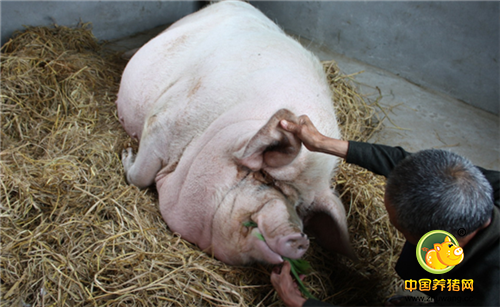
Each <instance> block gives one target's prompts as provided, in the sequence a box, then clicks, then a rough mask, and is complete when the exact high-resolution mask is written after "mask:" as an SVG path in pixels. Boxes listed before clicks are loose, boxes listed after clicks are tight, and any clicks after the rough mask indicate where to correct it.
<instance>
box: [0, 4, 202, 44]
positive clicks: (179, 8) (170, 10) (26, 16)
mask: <svg viewBox="0 0 500 307" xmlns="http://www.w3.org/2000/svg"><path fill="white" fill-rule="evenodd" d="M198 7H199V3H198V2H196V1H5V0H2V1H0V8H1V26H2V27H1V28H2V45H3V44H4V43H5V42H6V41H7V40H8V39H9V38H10V37H11V35H12V33H13V32H14V31H15V30H21V29H23V25H29V26H48V25H52V24H54V23H56V24H58V25H64V26H76V25H77V24H78V22H79V21H82V22H92V26H93V33H94V35H95V36H96V37H97V38H99V39H103V40H113V39H117V38H121V37H126V36H129V35H132V34H135V33H137V32H141V31H144V30H148V29H151V28H154V27H157V26H159V25H165V24H169V23H173V22H175V21H176V20H178V19H180V18H182V17H183V16H185V15H188V14H190V13H192V12H194V11H196V10H197V9H198Z"/></svg>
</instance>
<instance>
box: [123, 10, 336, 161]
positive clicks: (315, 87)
mask: <svg viewBox="0 0 500 307" xmlns="http://www.w3.org/2000/svg"><path fill="white" fill-rule="evenodd" d="M329 97H330V92H329V90H328V87H327V85H326V80H325V78H324V75H323V74H322V70H321V67H320V65H319V62H318V61H317V59H315V58H314V57H313V56H312V55H311V54H310V53H309V52H308V51H306V50H305V49H303V48H302V47H301V46H300V45H299V43H298V42H296V41H294V40H293V39H291V38H288V37H287V36H286V35H284V34H283V32H282V30H281V29H279V28H278V27H277V26H276V25H275V24H274V23H273V22H271V21H270V20H269V19H268V18H267V17H265V16H264V15H263V14H262V13H261V12H259V11H258V10H257V9H255V8H253V7H252V6H251V5H249V4H247V3H244V2H239V1H227V2H222V3H218V4H215V5H211V6H209V7H208V8H206V9H204V10H201V11H199V12H197V13H195V14H192V15H190V16H188V17H187V18H184V19H181V20H180V21H179V22H177V23H175V24H174V25H172V26H171V27H170V28H169V29H167V30H166V31H164V32H163V33H162V34H160V35H159V36H157V37H156V38H154V39H153V40H151V41H150V42H149V43H147V44H146V45H145V46H144V47H143V48H141V49H140V50H139V51H138V52H137V53H136V55H134V57H133V58H132V59H131V60H130V62H129V64H128V65H127V67H126V69H125V71H124V73H123V77H122V83H121V86H120V92H119V95H118V101H117V104H118V112H119V116H120V119H121V120H122V124H123V125H124V127H125V129H126V131H127V132H128V133H129V134H130V135H132V136H136V137H137V138H138V139H140V138H141V135H142V132H143V128H144V127H145V123H146V121H148V118H150V119H151V118H155V121H156V122H161V125H162V127H161V128H162V130H164V131H165V132H166V134H168V135H169V136H170V137H172V139H175V143H172V144H171V145H168V146H169V148H165V150H166V151H167V152H169V154H171V155H175V156H179V155H181V154H182V151H183V150H184V149H185V147H186V146H187V144H188V143H189V142H191V141H192V140H193V139H196V138H197V137H198V136H199V135H200V134H202V133H203V132H204V131H205V130H206V129H207V127H208V126H209V125H210V124H211V123H213V122H214V121H215V120H216V119H217V118H220V117H221V115H222V114H223V113H228V111H229V110H231V109H232V111H233V112H230V113H232V114H233V115H232V116H234V114H237V117H241V119H252V118H253V119H255V120H266V121H267V120H268V118H269V117H270V116H271V115H272V114H274V112H275V111H276V110H278V109H280V108H287V109H290V110H291V111H292V112H294V113H295V114H303V113H307V114H308V115H309V116H310V117H311V119H312V120H313V121H315V122H317V125H318V128H320V129H322V130H323V131H322V132H324V133H327V134H329V135H331V136H336V135H338V131H337V130H335V129H336V126H337V125H336V122H335V115H334V111H333V108H332V105H331V101H330V99H329ZM235 108H236V109H239V111H236V112H235V111H234V109H235ZM323 118H329V119H330V120H331V121H332V122H331V123H329V122H327V121H324V120H323ZM233 120H235V118H233ZM148 122H149V121H148ZM151 122H152V121H151ZM146 126H147V124H146ZM332 129H333V130H335V131H333V130H332ZM173 147H175V148H173Z"/></svg>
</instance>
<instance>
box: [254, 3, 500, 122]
mask: <svg viewBox="0 0 500 307" xmlns="http://www.w3.org/2000/svg"><path fill="white" fill-rule="evenodd" d="M251 3H252V4H253V5H254V6H256V7H257V8H259V9H260V10H261V11H263V12H264V13H265V14H266V15H268V16H269V17H270V18H271V19H272V20H274V21H275V22H277V23H278V24H279V25H280V26H281V27H283V28H285V29H286V30H287V31H288V32H289V33H292V34H296V35H300V36H302V37H305V38H308V39H310V40H313V41H314V42H316V43H322V44H324V46H325V47H327V48H328V49H330V50H331V51H333V52H336V53H340V54H343V55H345V56H348V57H351V58H354V59H357V60H360V61H362V62H365V63H368V64H370V65H373V66H376V67H380V68H383V69H385V70H388V71H390V72H392V73H395V74H397V75H399V76H401V77H403V78H406V79H407V80H409V81H411V82H413V83H416V84H418V85H422V86H424V87H427V88H430V89H433V90H437V91H440V92H442V93H445V94H448V95H451V96H452V97H454V98H457V99H460V100H463V101H465V102H467V103H469V104H471V105H473V106H476V107H479V108H481V109H484V110H487V111H489V112H492V113H495V114H498V113H499V109H500V107H499V105H500V96H499V85H500V79H499V71H500V66H499V46H500V36H499V35H500V34H499V29H500V27H499V25H500V3H499V2H496V1H495V2H479V1H476V2H461V1H439V2H436V1H429V2H416V1H395V2H393V1H389V2H379V1H363V2H361V1H350V2H345V1H294V2H279V1H278V2H273V1H251Z"/></svg>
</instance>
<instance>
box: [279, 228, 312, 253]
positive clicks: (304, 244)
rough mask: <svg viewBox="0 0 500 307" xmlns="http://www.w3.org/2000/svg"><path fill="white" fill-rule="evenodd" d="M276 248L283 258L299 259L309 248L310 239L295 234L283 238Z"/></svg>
mask: <svg viewBox="0 0 500 307" xmlns="http://www.w3.org/2000/svg"><path fill="white" fill-rule="evenodd" d="M276 248H277V250H278V253H279V254H280V255H281V256H284V257H288V258H292V259H298V258H300V257H302V256H303V255H304V254H305V252H306V251H307V249H308V248H309V239H308V238H307V235H306V234H303V233H294V234H291V235H287V236H284V237H281V238H280V239H279V240H278V242H277V246H276Z"/></svg>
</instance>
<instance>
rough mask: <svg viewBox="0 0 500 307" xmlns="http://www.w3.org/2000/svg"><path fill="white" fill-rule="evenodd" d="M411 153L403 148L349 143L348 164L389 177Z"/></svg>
mask: <svg viewBox="0 0 500 307" xmlns="http://www.w3.org/2000/svg"><path fill="white" fill-rule="evenodd" d="M410 155H411V153H409V152H407V151H405V150H404V149H403V148H401V147H391V146H387V145H378V144H370V143H364V142H355V141H349V149H348V151H347V156H346V159H345V160H346V162H347V163H352V164H356V165H358V166H361V167H363V168H365V169H367V170H369V171H371V172H373V173H375V174H378V175H382V176H385V177H387V176H388V175H389V173H390V172H391V171H392V169H393V168H394V167H395V166H396V165H397V164H398V163H399V162H400V161H402V160H403V159H404V158H406V157H408V156H410Z"/></svg>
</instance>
